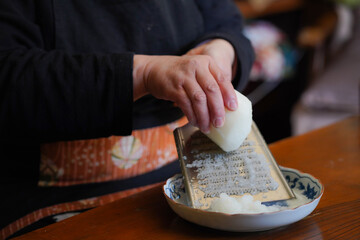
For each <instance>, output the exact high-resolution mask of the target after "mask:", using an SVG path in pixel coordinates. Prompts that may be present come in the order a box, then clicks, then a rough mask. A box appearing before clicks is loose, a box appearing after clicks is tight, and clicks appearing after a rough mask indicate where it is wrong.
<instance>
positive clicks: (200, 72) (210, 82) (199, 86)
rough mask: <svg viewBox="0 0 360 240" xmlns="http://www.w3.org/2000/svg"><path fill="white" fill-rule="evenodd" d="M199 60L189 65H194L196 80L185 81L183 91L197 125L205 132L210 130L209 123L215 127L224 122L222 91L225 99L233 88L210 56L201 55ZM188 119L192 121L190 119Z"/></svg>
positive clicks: (230, 95) (230, 96)
mask: <svg viewBox="0 0 360 240" xmlns="http://www.w3.org/2000/svg"><path fill="white" fill-rule="evenodd" d="M200 60H202V61H199V62H197V60H193V62H192V64H191V65H192V66H194V67H195V69H194V71H195V72H194V75H195V79H196V81H191V80H189V81H185V82H184V91H185V92H186V94H187V97H188V99H189V100H190V101H191V107H192V112H193V113H194V115H195V117H196V123H197V124H198V127H199V128H200V130H201V131H203V132H205V133H206V132H208V131H209V130H210V124H212V125H213V126H215V127H221V126H223V124H224V122H225V107H224V99H223V93H224V94H226V97H227V100H229V99H233V96H232V92H231V90H232V91H233V89H231V88H232V85H231V83H230V84H227V83H226V82H225V81H223V80H222V78H223V76H222V72H221V70H220V69H219V68H218V67H217V65H216V64H215V63H214V62H213V61H212V59H211V58H210V57H203V59H200ZM191 77H194V76H190V78H191ZM219 83H221V85H219ZM234 94H235V93H234ZM235 99H236V98H235ZM232 107H233V106H232ZM185 114H186V113H185ZM187 116H188V115H187ZM189 121H190V122H192V120H190V119H189Z"/></svg>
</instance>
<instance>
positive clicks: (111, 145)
mask: <svg viewBox="0 0 360 240" xmlns="http://www.w3.org/2000/svg"><path fill="white" fill-rule="evenodd" d="M186 123H187V119H186V118H185V117H184V118H181V119H180V120H178V121H175V122H172V123H170V124H167V125H164V126H159V127H154V128H149V129H143V130H135V131H133V133H132V135H131V136H125V137H120V136H111V137H108V138H99V139H92V140H78V141H66V142H56V143H49V144H44V145H43V146H42V147H41V163H40V180H39V186H69V185H74V184H82V183H95V182H104V181H110V180H119V179H125V178H129V177H133V176H137V175H140V174H143V173H147V172H150V171H152V170H154V169H156V168H159V167H161V166H164V165H165V164H167V163H169V162H171V161H174V160H175V159H177V152H176V146H175V141H174V136H173V130H174V129H175V128H177V127H180V126H182V125H185V124H186Z"/></svg>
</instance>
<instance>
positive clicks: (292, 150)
mask: <svg viewBox="0 0 360 240" xmlns="http://www.w3.org/2000/svg"><path fill="white" fill-rule="evenodd" d="M359 123H360V117H359V116H356V117H352V118H349V119H347V120H344V121H342V122H340V123H337V124H335V125H332V126H329V127H326V128H323V129H320V130H316V131H313V132H310V133H308V134H305V135H302V136H298V137H293V138H289V139H285V140H282V141H279V142H276V143H274V144H271V146H270V149H271V151H272V153H273V155H274V156H275V159H276V160H277V162H278V163H279V164H280V165H282V166H286V167H291V168H295V169H298V170H301V171H303V172H307V173H310V174H312V175H314V176H315V177H317V178H319V179H320V180H321V182H322V183H323V184H324V186H325V193H324V195H323V197H322V199H321V201H320V203H319V205H318V207H317V208H316V209H315V211H314V212H313V213H311V214H310V215H309V216H308V217H306V218H304V219H302V220H301V221H299V222H296V223H294V224H291V225H288V226H285V227H281V228H278V229H273V230H269V231H264V232H256V233H230V232H224V231H218V230H213V229H209V228H205V227H201V226H198V225H195V224H193V223H190V222H187V221H185V220H183V219H181V218H180V217H178V216H177V215H176V214H175V213H174V212H173V211H172V210H171V209H170V207H169V206H168V205H167V203H166V200H165V198H164V196H163V194H162V188H161V186H162V184H159V185H157V186H155V187H153V188H152V189H150V190H148V191H145V192H142V193H139V194H136V195H133V196H130V197H127V198H125V199H122V200H119V201H116V202H113V203H110V204H108V205H105V206H102V207H98V208H95V209H93V210H90V211H87V212H84V213H82V214H79V215H77V216H74V217H72V218H69V219H66V220H64V221H62V222H58V223H56V224H53V225H50V226H47V227H45V228H42V229H39V230H36V231H34V232H31V233H28V234H26V235H23V236H21V237H19V238H17V239H66V240H69V239H206V238H211V239H215V238H216V239H360V128H359V125H360V124H359Z"/></svg>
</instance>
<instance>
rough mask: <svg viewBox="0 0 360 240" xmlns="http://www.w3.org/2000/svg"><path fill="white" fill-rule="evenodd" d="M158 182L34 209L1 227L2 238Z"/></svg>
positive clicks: (138, 190) (136, 191) (102, 203)
mask: <svg viewBox="0 0 360 240" xmlns="http://www.w3.org/2000/svg"><path fill="white" fill-rule="evenodd" d="M157 184H159V183H155V184H152V185H148V186H144V187H140V188H135V189H130V190H126V191H122V192H117V193H112V194H107V195H104V196H100V197H94V198H89V199H83V200H79V201H74V202H67V203H61V204H57V205H53V206H49V207H46V208H42V209H39V210H37V211H34V212H32V213H30V214H28V215H26V216H24V217H22V218H20V219H18V220H16V221H15V222H13V223H11V224H9V225H8V226H6V227H5V228H3V229H1V230H0V240H2V239H6V238H7V237H9V236H11V235H12V234H14V233H15V232H17V231H19V230H20V229H22V228H24V227H26V226H28V225H30V224H32V223H34V222H36V221H38V220H40V219H43V218H45V217H49V216H53V215H56V214H60V213H66V212H72V211H79V210H85V209H90V208H94V207H98V206H101V205H104V204H107V203H110V202H113V201H115V200H118V199H121V198H124V197H128V196H130V195H133V194H135V193H138V192H140V191H144V190H146V189H149V188H151V187H153V186H155V185H157ZM70 216H71V215H70V214H64V216H57V217H55V219H56V220H57V221H61V220H62V218H65V217H70Z"/></svg>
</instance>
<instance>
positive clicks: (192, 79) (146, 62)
mask: <svg viewBox="0 0 360 240" xmlns="http://www.w3.org/2000/svg"><path fill="white" fill-rule="evenodd" d="M225 77H226V76H225V75H224V73H223V71H222V70H221V69H220V68H219V66H218V65H217V63H216V61H215V60H214V59H213V58H212V57H211V56H209V55H193V56H191V55H190V54H189V55H184V56H148V55H135V56H134V69H133V79H134V99H136V98H139V97H141V96H143V95H145V94H147V93H150V94H152V95H153V96H155V97H157V98H160V99H164V100H169V101H173V102H175V103H176V104H177V105H178V106H179V107H180V108H181V109H182V111H183V112H184V114H185V115H186V116H187V118H188V120H189V121H190V123H192V124H193V125H195V126H198V127H199V128H200V130H201V131H203V132H205V133H206V132H209V129H210V124H211V123H212V124H213V125H214V126H215V127H221V126H222V125H223V124H224V118H225V107H224V105H225V106H226V107H227V108H229V109H230V110H235V109H236V108H237V101H236V95H235V92H234V89H233V86H232V84H231V81H229V80H227V79H226V78H225Z"/></svg>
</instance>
